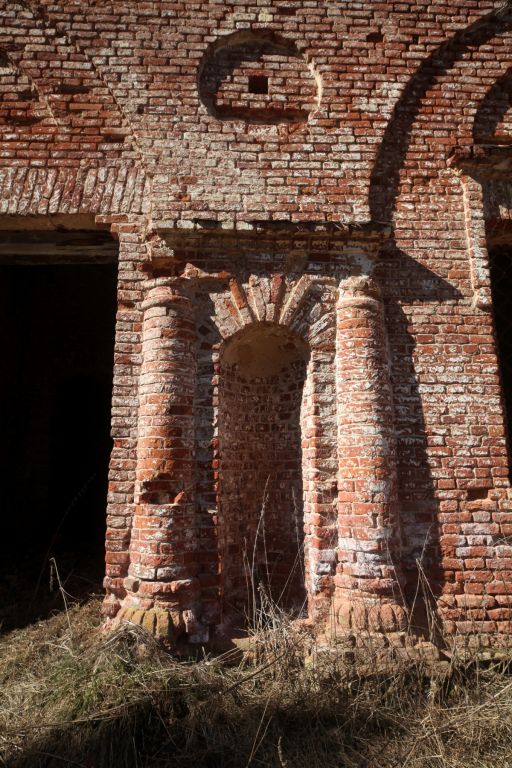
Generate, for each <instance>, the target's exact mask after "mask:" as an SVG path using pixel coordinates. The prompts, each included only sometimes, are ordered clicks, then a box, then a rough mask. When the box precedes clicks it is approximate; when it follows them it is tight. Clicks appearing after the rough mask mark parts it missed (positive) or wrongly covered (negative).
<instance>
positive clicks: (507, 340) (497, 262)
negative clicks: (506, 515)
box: [489, 245, 512, 481]
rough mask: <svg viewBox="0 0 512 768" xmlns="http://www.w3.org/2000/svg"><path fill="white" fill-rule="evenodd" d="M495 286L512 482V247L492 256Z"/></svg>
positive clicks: (494, 293)
mask: <svg viewBox="0 0 512 768" xmlns="http://www.w3.org/2000/svg"><path fill="white" fill-rule="evenodd" d="M489 256H490V263H491V285H492V299H493V309H494V320H495V328H496V337H497V344H498V356H499V364H500V373H501V383H502V388H503V390H502V391H503V401H504V405H505V415H506V425H507V442H508V462H509V467H508V471H509V479H510V480H511V481H512V452H511V448H512V443H511V438H512V310H511V307H512V305H511V297H512V246H510V245H508V246H499V247H495V248H493V249H492V250H491V251H490V253H489Z"/></svg>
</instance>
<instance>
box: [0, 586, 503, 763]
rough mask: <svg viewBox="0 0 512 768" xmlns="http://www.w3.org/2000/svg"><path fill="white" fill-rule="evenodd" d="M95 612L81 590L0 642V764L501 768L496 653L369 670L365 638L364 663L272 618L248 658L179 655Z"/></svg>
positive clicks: (500, 668) (500, 698)
mask: <svg viewBox="0 0 512 768" xmlns="http://www.w3.org/2000/svg"><path fill="white" fill-rule="evenodd" d="M99 622H100V618H99V599H92V600H91V601H90V602H89V603H88V604H86V605H84V606H81V607H79V606H76V607H73V608H71V609H70V610H69V612H68V613H67V614H66V613H65V612H64V613H60V614H58V615H56V616H54V617H53V618H51V619H49V620H47V621H44V622H39V623H37V624H34V625H32V626H29V627H28V628H26V629H23V630H16V631H14V632H11V633H10V634H9V635H6V636H4V637H3V638H2V639H1V640H0V764H2V765H5V766H9V768H18V767H21V766H24V767H28V766H30V768H38V767H39V766H52V767H53V766H81V767H82V768H103V767H107V766H112V768H124V767H125V766H126V767H127V768H146V767H147V768H149V767H151V768H157V767H158V766H176V767H178V766H187V768H190V766H194V767H196V766H197V768H200V767H202V766H205V767H207V768H221V767H222V768H224V767H226V768H231V767H233V768H234V767H235V766H236V767H237V768H238V767H240V768H246V767H247V766H254V768H256V767H257V766H276V767H277V768H302V766H304V767H305V766H307V767H308V768H317V767H318V768H330V767H331V766H332V768H334V767H336V768H340V767H346V768H356V767H357V768H363V767H366V768H404V767H405V766H408V767H409V768H459V767H462V766H464V768H491V767H492V768H498V767H499V768H507V766H509V768H512V676H510V674H509V672H510V670H509V667H508V666H507V665H506V664H505V663H503V662H501V663H500V664H497V663H496V664H491V663H487V664H486V665H485V666H484V665H482V664H477V663H476V662H471V661H468V660H467V659H466V661H464V662H462V661H454V662H453V663H452V664H451V666H450V668H449V669H448V670H447V669H446V668H445V669H443V670H442V672H440V674H439V675H433V676H432V674H429V673H428V671H427V670H426V668H425V666H424V665H423V664H422V663H420V662H418V661H417V660H416V661H414V660H411V659H409V660H407V659H402V660H400V661H396V662H395V664H394V665H393V666H392V667H388V668H387V669H385V668H383V667H382V666H381V667H378V666H377V664H376V660H377V652H375V655H374V656H372V654H373V653H374V652H373V650H372V647H371V644H370V645H369V647H368V651H367V653H368V659H367V661H368V665H366V670H365V672H364V673H363V672H361V671H360V670H359V671H358V668H357V666H355V665H354V664H351V663H349V662H348V661H347V660H346V658H345V657H344V656H343V654H342V653H341V652H330V653H326V652H321V651H320V650H319V649H317V648H315V647H314V646H312V645H311V641H310V640H309V639H308V638H307V637H306V636H305V635H301V633H300V632H298V631H294V630H292V629H291V628H290V625H289V624H288V623H287V622H286V620H285V618H284V617H283V618H282V620H281V621H280V620H279V617H278V616H274V618H273V621H272V622H270V625H271V628H270V629H267V630H265V631H263V632H261V633H260V634H259V635H258V637H257V646H258V648H259V652H258V653H257V654H255V655H253V657H252V659H251V660H247V659H246V660H244V661H238V662H236V663H235V657H234V655H231V656H230V655H229V654H228V655H227V656H224V657H220V658H209V657H203V658H201V659H199V660H198V661H197V660H195V661H194V662H192V661H183V660H181V661H177V660H176V659H173V658H171V657H170V656H168V655H166V654H165V653H163V652H162V651H161V649H159V648H158V647H157V646H156V645H155V644H154V643H153V641H152V640H151V639H150V638H149V637H147V636H146V635H144V634H143V633H142V632H141V631H140V630H138V629H137V630H136V629H135V628H130V627H128V628H126V629H124V630H123V631H120V632H118V633H117V634H115V635H113V636H111V637H110V638H105V637H103V636H102V635H101V634H100V632H99V629H98V627H99ZM267 626H269V623H268V622H267ZM371 668H373V669H374V671H373V672H372V674H370V673H369V672H368V669H371ZM377 669H378V670H379V671H375V670H377Z"/></svg>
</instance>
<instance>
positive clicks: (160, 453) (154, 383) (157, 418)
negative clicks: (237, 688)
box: [119, 278, 202, 641]
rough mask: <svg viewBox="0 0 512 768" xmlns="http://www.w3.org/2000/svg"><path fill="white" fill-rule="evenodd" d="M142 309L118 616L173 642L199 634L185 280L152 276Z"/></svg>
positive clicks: (189, 308) (191, 363)
mask: <svg viewBox="0 0 512 768" xmlns="http://www.w3.org/2000/svg"><path fill="white" fill-rule="evenodd" d="M142 309H143V312H144V321H143V333H142V367H141V374H140V385H139V401H140V410H139V440H138V450H137V474H136V495H135V501H136V507H135V514H134V518H133V528H132V536H131V546H130V569H129V575H128V578H127V579H126V580H125V588H126V591H127V597H126V599H125V600H124V603H123V606H122V609H121V612H120V614H119V618H120V619H123V618H126V619H129V620H131V621H133V620H134V618H135V619H136V620H137V622H138V623H141V624H143V625H144V626H146V628H149V629H150V630H151V631H153V632H154V633H156V634H158V635H159V636H164V638H165V639H168V640H170V641H172V640H173V639H175V638H176V637H177V636H179V635H180V634H182V633H183V632H187V633H188V635H189V636H194V635H196V634H197V633H201V632H202V627H201V626H200V624H199V622H198V619H197V616H198V590H199V582H198V579H197V566H196V558H195V554H194V549H195V531H194V513H195V507H194V407H193V406H194V402H193V401H194V382H195V373H196V353H195V344H196V338H195V319H194V305H193V302H192V300H191V299H190V296H189V295H188V293H187V287H186V284H185V283H184V282H183V281H180V280H173V279H172V278H171V279H167V280H164V279H160V280H158V279H157V280H155V281H150V282H149V284H148V287H147V292H146V298H145V300H144V302H143V304H142ZM166 615H167V617H166Z"/></svg>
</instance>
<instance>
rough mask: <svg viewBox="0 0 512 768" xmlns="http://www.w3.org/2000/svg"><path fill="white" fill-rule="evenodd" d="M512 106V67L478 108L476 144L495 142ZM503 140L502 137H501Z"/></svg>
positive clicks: (490, 90) (474, 124)
mask: <svg viewBox="0 0 512 768" xmlns="http://www.w3.org/2000/svg"><path fill="white" fill-rule="evenodd" d="M511 105H512V67H509V68H508V69H507V71H506V72H505V74H504V75H502V76H501V77H499V78H498V80H496V82H495V83H494V85H493V86H492V87H491V88H490V89H489V90H488V92H487V93H486V95H485V96H484V98H483V99H482V101H481V102H480V104H479V106H478V110H477V113H476V116H475V121H474V123H473V139H474V141H475V143H477V144H479V143H480V144H481V143H485V142H492V141H495V140H496V139H495V134H496V130H497V128H498V126H499V124H500V123H501V121H502V120H503V118H504V117H505V114H506V113H507V111H508V110H509V108H510V107H511ZM500 138H502V137H500ZM510 139H511V141H512V136H511V137H510Z"/></svg>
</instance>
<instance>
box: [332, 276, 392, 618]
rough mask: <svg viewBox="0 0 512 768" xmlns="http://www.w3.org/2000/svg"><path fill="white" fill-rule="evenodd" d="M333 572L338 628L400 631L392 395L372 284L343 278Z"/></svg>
mask: <svg viewBox="0 0 512 768" xmlns="http://www.w3.org/2000/svg"><path fill="white" fill-rule="evenodd" d="M336 314H337V322H336V382H337V394H336V399H337V406H338V410H337V413H338V461H339V473H338V525H339V549H338V568H337V574H336V576H335V579H334V582H335V587H336V591H335V598H334V609H335V617H336V623H338V624H339V625H341V626H342V627H353V628H359V629H361V628H368V629H371V630H380V629H382V630H385V631H393V630H397V629H401V628H404V626H405V620H406V614H405V610H404V609H403V607H402V596H401V587H400V569H399V558H400V552H399V530H398V525H399V521H398V495H397V471H396V446H395V439H394V417H393V396H392V389H391V383H390V376H389V358H388V343H387V336H386V326H385V316H384V307H383V304H382V301H381V297H380V292H379V289H378V287H377V285H376V284H375V282H374V281H372V280H370V279H368V278H358V277H354V278H349V279H348V280H346V281H344V282H343V283H342V284H341V286H340V293H339V298H338V303H337V307H336Z"/></svg>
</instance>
